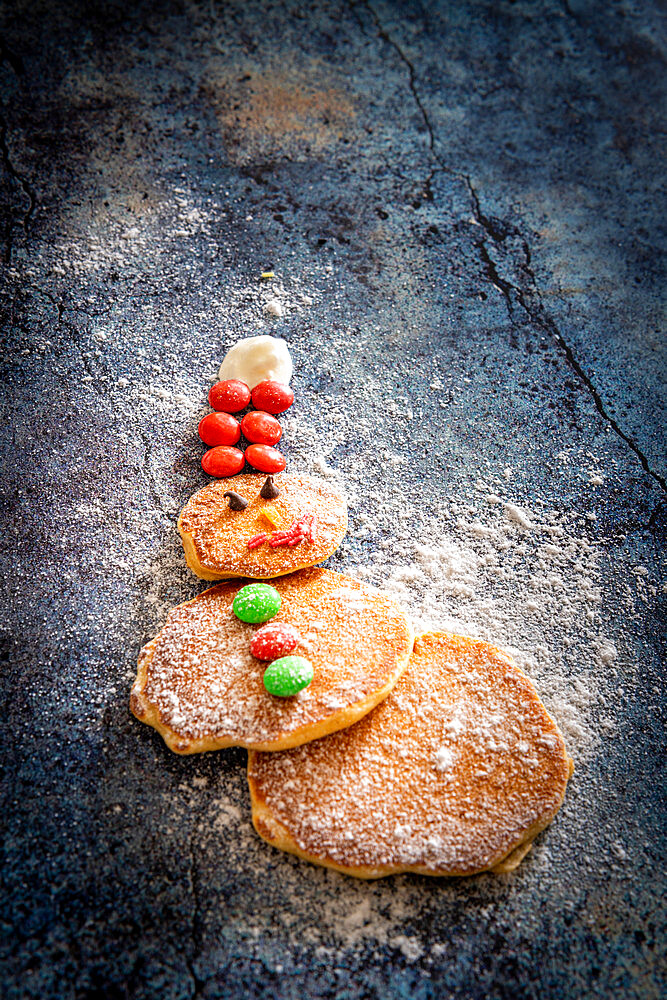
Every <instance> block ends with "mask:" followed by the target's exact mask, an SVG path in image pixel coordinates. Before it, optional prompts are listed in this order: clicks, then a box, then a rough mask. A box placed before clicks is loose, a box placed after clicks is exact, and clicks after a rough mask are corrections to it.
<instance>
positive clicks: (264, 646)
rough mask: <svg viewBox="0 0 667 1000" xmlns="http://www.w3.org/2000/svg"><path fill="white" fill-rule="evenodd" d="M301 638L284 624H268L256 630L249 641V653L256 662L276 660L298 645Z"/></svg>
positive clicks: (294, 630) (289, 626) (290, 627)
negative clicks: (255, 658)
mask: <svg viewBox="0 0 667 1000" xmlns="http://www.w3.org/2000/svg"><path fill="white" fill-rule="evenodd" d="M300 641H301V636H300V635H299V633H298V632H297V630H296V629H295V628H294V626H293V625H287V624H286V622H268V624H267V625H262V627H261V628H259V629H257V631H256V632H255V634H254V635H253V637H252V639H251V640H250V652H251V653H252V655H253V656H256V657H257V659H258V660H277V659H278V657H279V656H286V655H287V654H288V653H291V652H292V650H293V649H296V647H297V646H298V645H299V642H300Z"/></svg>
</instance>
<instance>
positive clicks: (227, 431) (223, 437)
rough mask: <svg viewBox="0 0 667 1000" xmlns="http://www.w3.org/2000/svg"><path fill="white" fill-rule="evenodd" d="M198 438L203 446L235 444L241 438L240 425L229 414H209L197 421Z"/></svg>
mask: <svg viewBox="0 0 667 1000" xmlns="http://www.w3.org/2000/svg"><path fill="white" fill-rule="evenodd" d="M198 431H199V437H200V438H201V439H202V441H203V442H204V444H208V445H216V444H236V442H237V441H238V439H239V438H240V437H241V425H240V424H239V422H238V420H237V419H236V418H235V417H233V416H232V415H231V413H209V414H208V416H206V417H204V418H203V420H200V421H199V427H198Z"/></svg>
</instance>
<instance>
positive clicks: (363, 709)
mask: <svg viewBox="0 0 667 1000" xmlns="http://www.w3.org/2000/svg"><path fill="white" fill-rule="evenodd" d="M272 586H274V587H275V588H276V590H277V591H278V592H279V593H280V595H281V598H282V606H281V608H280V611H279V613H278V615H277V616H276V618H275V619H273V620H274V621H281V622H286V623H288V624H290V625H293V626H294V627H295V628H296V629H297V630H298V632H299V633H300V634H301V636H302V642H301V643H300V645H299V646H298V647H297V649H296V650H295V653H297V654H300V655H302V656H306V657H307V658H308V659H309V660H310V661H311V663H312V664H313V667H314V670H315V676H314V679H313V682H312V683H311V684H310V686H309V687H307V688H306V689H305V690H304V691H301V692H300V693H299V694H297V695H294V696H293V697H290V698H278V697H274V696H273V695H270V694H269V693H268V692H267V691H266V689H265V687H264V684H263V680H262V678H263V674H264V670H265V668H266V663H263V662H261V661H260V660H257V659H255V657H254V656H252V655H251V653H250V648H249V647H250V640H251V638H252V636H253V634H254V632H255V631H256V630H257V628H259V626H258V625H249V624H246V623H245V622H242V621H239V619H238V618H237V617H236V616H235V614H234V612H233V611H232V601H233V599H234V596H235V595H236V593H237V592H238V591H239V590H240V588H241V583H240V582H234V583H230V582H228V583H219V584H217V585H216V586H215V587H211V588H210V589H209V590H207V591H205V592H204V593H203V594H200V595H199V597H196V598H195V599H194V600H193V601H188V602H187V603H186V604H181V605H179V606H178V607H176V608H174V609H173V611H171V612H170V614H169V616H168V617H167V622H166V624H165V626H164V628H163V629H162V631H161V632H160V633H159V635H157V636H156V638H155V639H153V640H152V641H151V642H149V643H148V645H146V646H145V647H144V648H143V649H142V651H141V653H140V654H139V669H138V673H137V679H136V681H135V683H134V686H133V688H132V697H131V700H130V707H131V709H132V711H133V712H134V714H135V715H136V716H137V718H138V719H141V720H142V721H143V722H147V723H148V724H149V725H151V726H154V727H155V729H157V730H158V732H159V733H161V734H162V736H163V738H164V740H165V742H166V743H167V745H168V746H169V747H171V749H172V750H174V751H175V752H176V753H197V752H199V751H202V750H218V749H219V748H220V747H228V746H243V747H254V748H255V749H260V750H282V749H285V748H287V747H294V746H299V745H301V744H302V743H306V742H307V741H308V740H312V739H316V738H318V737H320V736H324V735H325V734H327V733H332V732H335V731H336V730H337V729H341V728H343V727H344V726H349V725H351V724H352V723H353V722H356V721H357V719H360V718H361V717H362V716H363V715H365V714H366V713H367V712H370V710H371V709H372V708H374V706H375V705H377V703H378V702H379V701H381V700H382V699H383V698H385V697H386V696H387V694H388V693H389V691H390V690H391V689H392V687H393V686H394V684H395V683H396V681H397V680H398V678H399V677H400V675H401V674H402V672H403V670H404V669H405V667H406V665H407V662H408V659H409V656H410V652H411V650H412V640H413V636H412V629H411V627H410V624H409V622H408V619H407V618H406V616H405V614H404V612H403V611H402V610H401V609H400V608H399V607H398V605H397V604H396V603H395V602H394V601H393V600H392V599H391V598H390V597H388V596H387V595H386V594H383V593H381V592H380V591H378V590H375V589H374V588H373V587H370V586H368V585H367V584H363V583H359V582H358V581H357V580H354V579H352V578H351V577H348V576H343V575H342V574H340V573H332V572H330V571H329V570H325V569H307V570H302V571H301V572H299V573H293V574H291V575H290V576H284V577H280V578H279V579H277V580H275V581H273V582H272Z"/></svg>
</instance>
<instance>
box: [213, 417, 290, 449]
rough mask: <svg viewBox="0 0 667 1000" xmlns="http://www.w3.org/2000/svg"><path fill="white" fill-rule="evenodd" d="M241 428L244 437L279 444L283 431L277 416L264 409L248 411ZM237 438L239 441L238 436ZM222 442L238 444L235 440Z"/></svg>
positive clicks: (255, 441)
mask: <svg viewBox="0 0 667 1000" xmlns="http://www.w3.org/2000/svg"><path fill="white" fill-rule="evenodd" d="M232 419H233V418H232ZM241 430H242V431H243V436H244V438H246V439H247V440H248V441H252V442H254V443H256V444H277V443H278V441H280V438H281V437H282V433H283V429H282V427H281V426H280V424H279V423H278V421H277V420H276V418H275V417H272V416H271V414H270V413H264V412H263V411H262V410H251V411H250V413H246V415H245V417H244V418H243V420H242V421H241ZM236 440H237V441H238V438H237V439H236ZM220 443H221V444H223V443H224V444H227V443H229V444H236V442H235V441H230V442H226V441H225V442H222V441H221V442H220Z"/></svg>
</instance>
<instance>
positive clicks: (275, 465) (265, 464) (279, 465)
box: [245, 444, 287, 475]
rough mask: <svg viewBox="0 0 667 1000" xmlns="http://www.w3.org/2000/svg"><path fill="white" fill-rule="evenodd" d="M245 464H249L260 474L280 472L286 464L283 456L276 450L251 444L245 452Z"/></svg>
mask: <svg viewBox="0 0 667 1000" xmlns="http://www.w3.org/2000/svg"><path fill="white" fill-rule="evenodd" d="M245 457H246V462H249V463H250V465H252V467H253V468H254V469H259V471H260V472H270V473H271V474H272V475H273V474H274V473H276V472H282V471H283V469H284V468H285V466H286V465H287V462H286V460H285V456H284V455H283V454H281V452H279V451H278V450H277V449H276V448H269V446H268V444H251V445H249V446H248V447H247V448H246V450H245Z"/></svg>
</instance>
